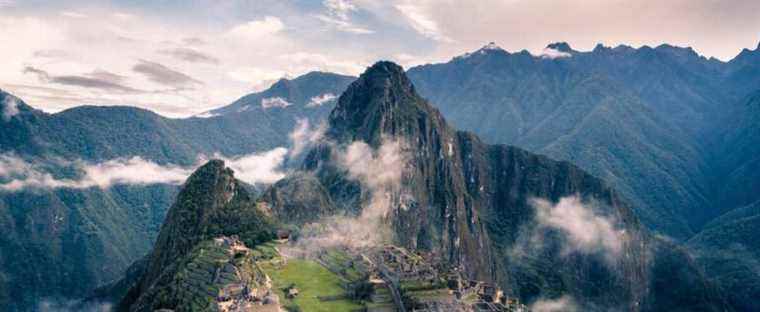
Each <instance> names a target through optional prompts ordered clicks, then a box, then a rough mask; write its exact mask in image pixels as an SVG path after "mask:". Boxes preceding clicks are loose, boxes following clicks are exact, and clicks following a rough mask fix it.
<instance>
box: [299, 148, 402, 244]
mask: <svg viewBox="0 0 760 312" xmlns="http://www.w3.org/2000/svg"><path fill="white" fill-rule="evenodd" d="M404 146H405V144H404V143H403V142H401V141H392V140H383V142H382V144H381V146H380V147H379V148H378V149H373V148H372V147H371V146H369V145H368V144H366V143H364V142H361V141H356V142H353V143H351V144H350V145H349V146H347V147H346V148H345V149H344V148H337V149H336V150H334V151H333V152H334V154H333V155H332V157H333V159H334V160H335V161H336V163H337V164H338V165H339V166H340V168H342V169H344V170H346V171H347V173H348V177H349V178H350V179H352V180H355V181H358V182H359V183H360V184H361V186H362V189H363V190H362V194H369V196H370V197H369V199H368V201H366V202H363V203H362V205H363V207H362V209H361V214H360V215H358V216H355V217H349V216H331V217H328V218H326V219H324V220H321V222H319V223H316V224H314V225H311V226H306V227H304V229H303V230H302V231H301V233H300V234H301V235H300V238H299V240H298V242H297V245H295V246H294V248H289V249H287V250H285V252H286V254H288V255H296V256H312V255H313V254H312V253H313V252H316V251H319V250H324V248H329V247H336V246H339V247H344V248H361V247H368V246H377V245H379V244H383V243H387V242H388V241H389V240H390V239H391V238H392V233H391V230H390V226H389V224H388V223H387V220H388V216H389V215H390V214H391V213H392V209H393V208H394V205H396V204H398V205H400V206H401V207H404V206H403V205H404V203H405V202H406V201H410V200H412V197H411V196H410V195H406V196H405V195H403V194H402V187H401V185H402V177H403V174H404V172H405V170H406V166H407V163H408V155H407V153H406V152H405V151H404V148H403V147H404Z"/></svg>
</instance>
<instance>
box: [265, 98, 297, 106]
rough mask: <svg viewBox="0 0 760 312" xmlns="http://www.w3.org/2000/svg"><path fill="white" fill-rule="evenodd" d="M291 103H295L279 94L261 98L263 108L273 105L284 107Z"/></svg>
mask: <svg viewBox="0 0 760 312" xmlns="http://www.w3.org/2000/svg"><path fill="white" fill-rule="evenodd" d="M290 105H293V103H290V102H288V101H287V100H285V99H283V98H281V97H279V96H275V97H270V98H263V99H261V108H263V109H267V108H272V107H279V108H283V107H288V106H290Z"/></svg>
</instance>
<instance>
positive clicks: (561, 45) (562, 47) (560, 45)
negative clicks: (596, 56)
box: [546, 41, 577, 53]
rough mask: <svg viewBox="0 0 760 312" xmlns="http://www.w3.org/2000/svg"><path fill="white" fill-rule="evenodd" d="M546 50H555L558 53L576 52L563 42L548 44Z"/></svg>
mask: <svg viewBox="0 0 760 312" xmlns="http://www.w3.org/2000/svg"><path fill="white" fill-rule="evenodd" d="M546 48H547V49H553V50H557V51H560V52H565V53H573V52H577V51H575V50H573V48H571V47H570V45H569V44H568V43H567V42H564V41H562V42H555V43H550V44H549V45H547V46H546Z"/></svg>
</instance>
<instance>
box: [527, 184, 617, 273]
mask: <svg viewBox="0 0 760 312" xmlns="http://www.w3.org/2000/svg"><path fill="white" fill-rule="evenodd" d="M531 204H532V206H533V207H534V208H535V209H536V219H537V221H538V223H539V225H540V226H541V227H545V228H551V229H556V230H559V231H561V232H562V233H563V234H565V235H564V237H565V238H566V240H567V242H566V244H565V245H564V250H563V254H565V255H568V254H571V253H576V252H580V253H584V254H602V255H603V256H605V258H607V259H608V260H609V261H610V263H615V260H616V259H618V258H619V257H620V255H621V253H622V251H623V243H624V239H625V236H626V234H625V230H620V229H617V228H616V226H615V222H614V221H613V220H612V219H610V218H608V217H605V216H601V215H598V214H596V213H595V212H594V210H593V209H592V208H591V206H590V205H587V204H585V205H584V204H583V203H582V202H581V200H580V198H578V196H571V197H563V198H561V199H560V200H559V202H558V203H556V204H552V203H551V202H549V201H547V200H544V199H533V200H532V201H531Z"/></svg>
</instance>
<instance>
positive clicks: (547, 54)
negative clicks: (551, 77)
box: [538, 48, 573, 59]
mask: <svg viewBox="0 0 760 312" xmlns="http://www.w3.org/2000/svg"><path fill="white" fill-rule="evenodd" d="M571 56H573V55H572V54H570V53H567V52H562V51H560V50H557V49H552V48H545V49H544V50H543V51H541V54H539V55H538V57H540V58H545V59H557V58H565V57H571Z"/></svg>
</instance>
